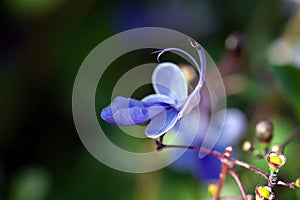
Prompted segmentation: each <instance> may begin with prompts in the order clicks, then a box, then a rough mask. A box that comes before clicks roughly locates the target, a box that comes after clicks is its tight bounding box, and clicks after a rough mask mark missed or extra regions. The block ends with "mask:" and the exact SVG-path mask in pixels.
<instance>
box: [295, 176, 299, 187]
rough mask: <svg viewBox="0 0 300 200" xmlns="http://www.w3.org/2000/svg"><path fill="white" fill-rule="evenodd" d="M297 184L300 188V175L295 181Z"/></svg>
mask: <svg viewBox="0 0 300 200" xmlns="http://www.w3.org/2000/svg"><path fill="white" fill-rule="evenodd" d="M295 186H296V187H298V188H300V177H299V178H297V180H296V181H295Z"/></svg>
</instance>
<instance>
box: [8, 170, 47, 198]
mask: <svg viewBox="0 0 300 200" xmlns="http://www.w3.org/2000/svg"><path fill="white" fill-rule="evenodd" d="M49 189H50V176H49V174H48V172H47V171H46V170H44V169H43V168H37V167H34V168H26V169H23V170H22V171H20V172H19V173H17V174H16V175H15V177H14V179H13V181H12V185H11V194H10V196H11V198H10V199H12V200H42V199H45V197H46V195H47V193H48V192H49Z"/></svg>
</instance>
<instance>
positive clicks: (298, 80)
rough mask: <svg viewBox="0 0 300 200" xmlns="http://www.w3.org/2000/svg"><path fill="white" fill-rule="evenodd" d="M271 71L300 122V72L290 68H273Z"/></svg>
mask: <svg viewBox="0 0 300 200" xmlns="http://www.w3.org/2000/svg"><path fill="white" fill-rule="evenodd" d="M273 71H274V73H275V76H276V78H277V79H278V81H279V82H280V86H281V88H282V91H283V93H284V94H285V95H286V98H287V99H288V100H289V101H290V102H291V103H292V104H293V107H294V109H295V111H296V115H297V117H298V120H300V70H299V69H297V68H295V67H292V66H275V67H274V70H273Z"/></svg>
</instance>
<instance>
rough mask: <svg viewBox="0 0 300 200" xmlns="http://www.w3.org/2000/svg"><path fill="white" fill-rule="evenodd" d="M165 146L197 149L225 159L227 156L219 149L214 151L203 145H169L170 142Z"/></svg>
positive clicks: (164, 145) (164, 146)
mask: <svg viewBox="0 0 300 200" xmlns="http://www.w3.org/2000/svg"><path fill="white" fill-rule="evenodd" d="M163 148H181V149H192V150H196V151H201V152H204V153H207V154H210V155H213V156H215V157H217V158H219V159H224V158H225V156H224V155H223V154H221V153H220V152H217V151H212V150H209V149H206V148H203V147H194V146H185V145H171V144H170V145H169V144H163Z"/></svg>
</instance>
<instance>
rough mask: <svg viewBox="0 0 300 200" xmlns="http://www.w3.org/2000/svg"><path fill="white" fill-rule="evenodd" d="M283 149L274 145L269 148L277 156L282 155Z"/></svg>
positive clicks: (278, 145)
mask: <svg viewBox="0 0 300 200" xmlns="http://www.w3.org/2000/svg"><path fill="white" fill-rule="evenodd" d="M283 150H284V149H283V147H282V146H281V145H280V144H274V145H273V146H272V147H271V151H273V152H276V153H278V154H282V153H283Z"/></svg>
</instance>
